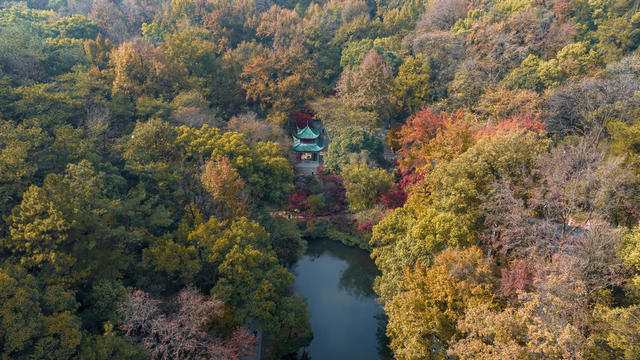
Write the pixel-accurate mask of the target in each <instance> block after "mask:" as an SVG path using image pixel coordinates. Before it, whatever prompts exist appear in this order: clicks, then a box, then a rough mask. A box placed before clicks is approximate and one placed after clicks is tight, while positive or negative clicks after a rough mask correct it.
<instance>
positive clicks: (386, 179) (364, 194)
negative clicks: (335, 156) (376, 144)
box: [342, 163, 393, 212]
mask: <svg viewBox="0 0 640 360" xmlns="http://www.w3.org/2000/svg"><path fill="white" fill-rule="evenodd" d="M342 177H343V178H344V186H345V189H346V190H347V199H348V200H349V209H350V210H351V211H354V212H356V211H363V210H366V209H370V208H371V207H373V206H374V205H375V204H376V203H377V202H378V201H379V199H380V196H382V195H384V194H386V193H387V192H388V191H389V190H390V189H391V182H392V180H393V175H392V174H390V173H389V172H387V171H386V170H384V169H380V168H375V167H370V166H369V165H367V164H366V163H354V164H350V165H346V166H344V167H343V169H342Z"/></svg>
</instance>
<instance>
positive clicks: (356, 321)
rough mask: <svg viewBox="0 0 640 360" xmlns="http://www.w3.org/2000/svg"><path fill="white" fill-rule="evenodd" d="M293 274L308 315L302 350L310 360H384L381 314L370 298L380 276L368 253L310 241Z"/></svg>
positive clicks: (383, 324) (382, 320) (324, 241)
mask: <svg viewBox="0 0 640 360" xmlns="http://www.w3.org/2000/svg"><path fill="white" fill-rule="evenodd" d="M292 271H293V273H294V274H295V275H296V283H295V285H294V290H295V291H296V292H297V293H298V294H301V295H302V296H304V297H305V298H306V300H307V306H308V308H309V311H310V312H311V328H312V330H313V341H312V342H311V344H310V345H309V346H308V347H307V348H306V349H304V350H305V351H306V353H307V355H309V357H310V358H311V359H312V360H339V359H353V360H357V359H368V360H371V359H386V358H388V350H387V347H386V343H387V341H386V340H387V339H386V337H385V336H384V326H385V317H384V312H383V310H382V307H381V306H380V304H378V303H377V302H376V301H375V300H374V299H375V297H376V296H375V293H374V292H373V280H374V278H375V277H376V275H378V274H379V272H378V269H377V268H376V266H375V264H374V263H373V261H372V260H371V259H370V258H369V253H367V252H366V251H364V250H361V249H358V248H351V247H348V246H345V245H343V244H341V243H339V242H336V241H330V240H321V241H318V240H313V241H309V247H308V250H307V253H306V254H305V256H304V257H303V258H302V259H300V260H299V261H298V262H297V263H296V264H295V265H294V266H293V268H292Z"/></svg>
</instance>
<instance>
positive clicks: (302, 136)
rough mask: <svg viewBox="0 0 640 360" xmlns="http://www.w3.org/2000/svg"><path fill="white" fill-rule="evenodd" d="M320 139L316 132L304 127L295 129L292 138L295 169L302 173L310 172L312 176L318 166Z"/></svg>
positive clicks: (321, 148) (320, 147)
mask: <svg viewBox="0 0 640 360" xmlns="http://www.w3.org/2000/svg"><path fill="white" fill-rule="evenodd" d="M323 149H324V147H323V146H322V137H321V136H320V132H319V131H318V130H314V129H312V128H310V127H309V125H307V126H305V127H304V129H300V128H297V131H296V134H295V135H294V136H293V151H295V153H296V169H297V170H300V171H303V172H311V174H312V175H313V174H314V173H315V171H316V169H317V167H318V165H320V156H319V152H320V151H322V150H323Z"/></svg>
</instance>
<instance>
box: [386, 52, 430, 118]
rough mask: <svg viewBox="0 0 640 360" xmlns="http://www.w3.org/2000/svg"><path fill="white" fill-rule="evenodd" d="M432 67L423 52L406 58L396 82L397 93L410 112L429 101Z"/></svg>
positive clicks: (399, 99)
mask: <svg viewBox="0 0 640 360" xmlns="http://www.w3.org/2000/svg"><path fill="white" fill-rule="evenodd" d="M430 78H431V68H430V67H429V62H428V61H427V60H426V59H424V58H423V57H422V54H417V55H415V56H407V57H406V58H405V59H404V62H403V63H402V65H400V69H399V70H398V76H396V82H395V95H396V98H397V99H398V101H400V102H401V103H403V104H404V106H406V107H407V108H408V109H409V111H410V112H413V111H414V110H416V109H418V108H420V107H422V106H424V105H426V103H427V102H428V101H429V96H430V91H429V79H430Z"/></svg>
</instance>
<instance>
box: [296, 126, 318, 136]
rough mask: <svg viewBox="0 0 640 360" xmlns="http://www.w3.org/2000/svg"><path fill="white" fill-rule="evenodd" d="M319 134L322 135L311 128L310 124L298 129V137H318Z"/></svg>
mask: <svg viewBox="0 0 640 360" xmlns="http://www.w3.org/2000/svg"><path fill="white" fill-rule="evenodd" d="M318 136H320V133H319V132H317V131H315V130H313V129H312V128H310V127H309V125H307V126H305V127H304V129H298V133H297V134H296V137H297V138H298V139H317V138H318Z"/></svg>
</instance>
